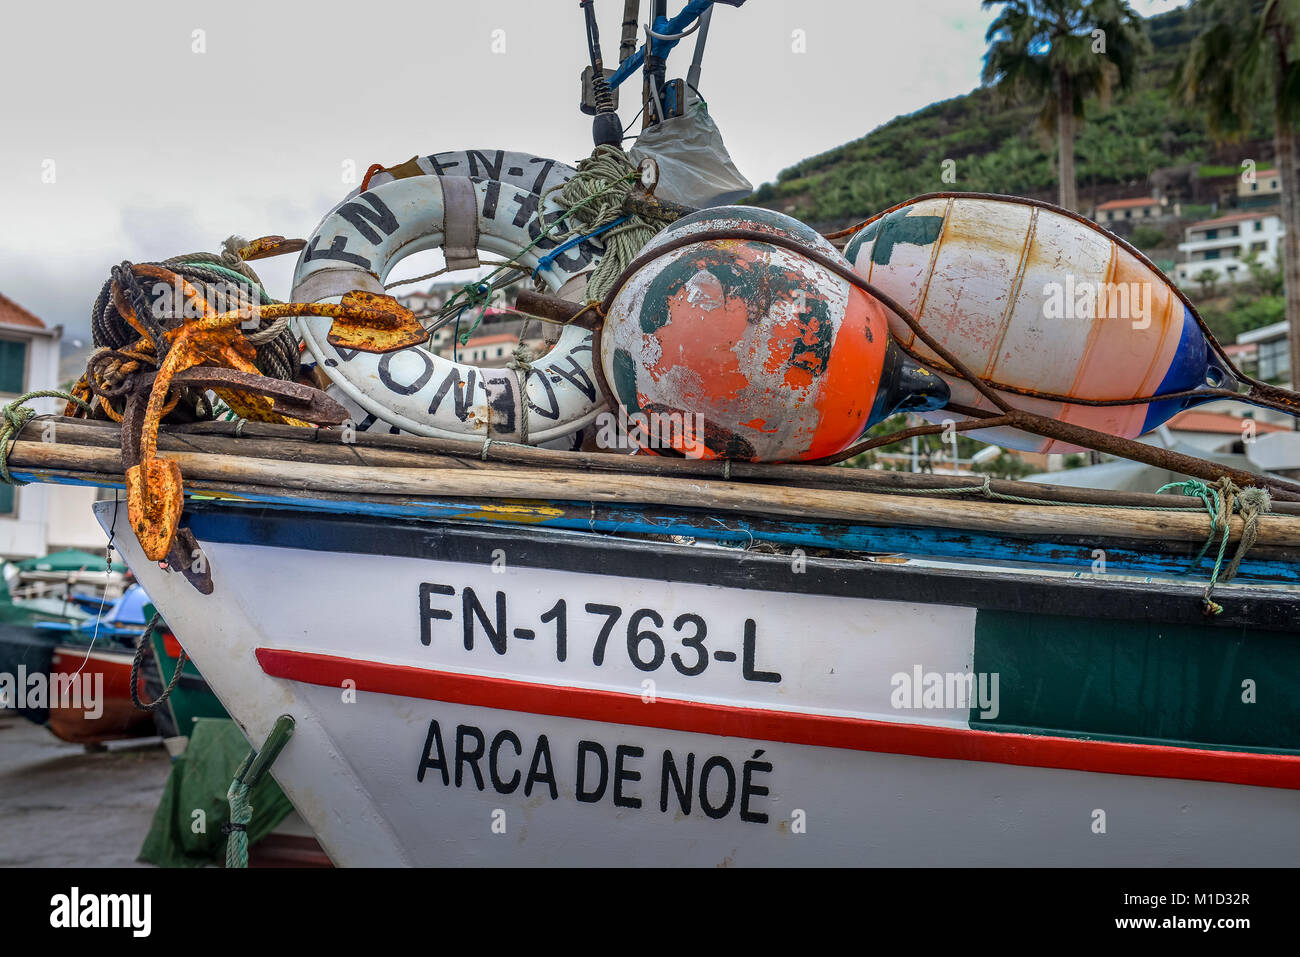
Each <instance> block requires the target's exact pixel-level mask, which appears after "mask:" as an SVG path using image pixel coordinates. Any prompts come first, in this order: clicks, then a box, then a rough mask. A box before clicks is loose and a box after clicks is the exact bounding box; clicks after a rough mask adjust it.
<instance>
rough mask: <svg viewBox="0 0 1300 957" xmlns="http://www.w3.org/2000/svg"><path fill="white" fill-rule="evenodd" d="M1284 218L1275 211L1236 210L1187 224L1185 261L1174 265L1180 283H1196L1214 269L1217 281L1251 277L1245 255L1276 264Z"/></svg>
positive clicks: (1183, 248) (1183, 245)
mask: <svg viewBox="0 0 1300 957" xmlns="http://www.w3.org/2000/svg"><path fill="white" fill-rule="evenodd" d="M1284 233H1285V230H1284V229H1283V228H1282V220H1281V218H1280V217H1278V216H1277V215H1276V214H1274V213H1270V212H1254V213H1234V214H1232V215H1231V216H1220V217H1218V218H1217V219H1206V220H1203V221H1201V222H1199V223H1193V224H1192V225H1191V226H1188V227H1187V229H1186V232H1185V236H1186V239H1185V241H1183V242H1181V243H1179V244H1178V250H1179V252H1181V253H1182V254H1183V261H1182V262H1180V263H1179V264H1178V265H1177V267H1175V269H1174V279H1175V280H1176V281H1177V282H1178V283H1179V285H1183V286H1189V285H1193V284H1195V283H1196V282H1198V280H1197V278H1196V277H1197V276H1198V275H1200V274H1201V273H1202V272H1204V271H1205V270H1207V269H1209V270H1212V271H1213V272H1214V273H1215V274H1216V277H1215V278H1216V281H1218V282H1223V281H1227V282H1240V281H1241V280H1243V279H1248V278H1250V270H1249V268H1248V267H1247V265H1246V262H1245V259H1246V257H1248V256H1250V255H1251V254H1254V255H1256V256H1257V257H1258V260H1259V262H1260V263H1261V264H1263V265H1266V266H1268V267H1270V268H1275V267H1276V266H1277V263H1278V252H1279V246H1280V244H1281V239H1282V236H1283V235H1284Z"/></svg>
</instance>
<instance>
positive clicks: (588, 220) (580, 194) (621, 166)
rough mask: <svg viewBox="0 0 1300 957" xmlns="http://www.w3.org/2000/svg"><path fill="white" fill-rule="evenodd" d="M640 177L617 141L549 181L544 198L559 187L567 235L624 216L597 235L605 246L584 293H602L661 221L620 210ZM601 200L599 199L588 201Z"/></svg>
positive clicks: (593, 296)
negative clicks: (564, 178)
mask: <svg viewBox="0 0 1300 957" xmlns="http://www.w3.org/2000/svg"><path fill="white" fill-rule="evenodd" d="M640 177H641V174H640V172H639V171H638V170H637V167H636V164H635V163H633V162H632V160H631V158H629V157H628V155H627V154H626V153H624V152H623V151H622V150H621V149H619V148H618V147H617V146H611V145H609V144H603V145H601V146H597V147H596V149H595V151H594V152H592V154H591V155H590V156H589V157H587V158H586V159H584V160H582V161H581V162H580V163H578V172H577V173H576V174H575V175H574V176H573V177H572V178H571V179H570V180H569V181H568V182H567V183H559V184H556V185H555V186H552V187H551V188H550V189H548V190H547V191H546V192H545V193H543V194H542V199H543V201H544V200H545V199H546V197H547V196H549V195H550V194H551V193H552V192H555V191H557V190H558V191H559V197H558V202H559V204H560V205H561V206H563V207H564V208H565V209H566V211H567V212H568V214H569V216H568V218H569V220H570V222H571V223H572V224H573V225H572V226H571V228H570V230H569V232H568V234H567V235H566V237H565V238H568V237H569V236H576V235H579V234H580V233H590V232H593V231H595V230H597V229H600V228H601V227H602V226H607V225H609V224H610V223H612V222H614V221H615V220H617V219H622V218H624V217H625V216H626V220H627V221H626V222H624V223H621V224H620V225H618V226H615V227H614V228H613V229H610V230H609V231H607V232H606V233H605V234H604V235H603V237H602V238H601V242H602V243H603V244H604V247H605V252H604V254H603V255H602V256H601V257H600V262H599V263H597V264H596V268H595V270H594V271H593V272H592V274H591V275H590V276H589V277H588V278H587V292H586V298H587V299H603V298H604V297H605V294H606V293H607V292H609V289H610V287H611V286H612V285H613V284H614V280H615V279H617V278H618V277H619V275H620V274H621V273H622V272H623V270H624V269H626V268H627V264H628V263H630V262H631V261H632V260H633V259H635V258H636V257H637V254H638V253H639V252H641V250H642V249H643V248H644V247H645V244H646V243H648V242H650V240H651V239H652V238H653V237H654V235H655V233H657V232H659V230H660V229H662V228H663V226H664V225H665V224H663V223H660V224H658V225H655V224H653V223H651V222H650V221H649V220H647V219H646V218H645V217H643V216H640V215H638V214H636V213H631V214H627V213H625V212H624V211H623V203H624V201H625V200H626V199H627V195H628V193H630V192H631V191H632V187H633V186H634V185H636V182H637V180H639V179H640ZM594 200H600V202H592V203H591V205H588V203H589V202H590V201H594Z"/></svg>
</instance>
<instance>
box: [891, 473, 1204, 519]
mask: <svg viewBox="0 0 1300 957" xmlns="http://www.w3.org/2000/svg"><path fill="white" fill-rule="evenodd" d="M876 491H879V492H883V493H885V494H889V495H894V494H897V495H980V496H983V497H984V498H987V499H993V500H995V501H999V502H1016V503H1018V504H1020V505H1083V506H1086V507H1088V508H1141V509H1142V510H1143V511H1147V512H1187V511H1188V509H1185V508H1173V507H1170V508H1161V507H1158V506H1145V505H1144V506H1137V505H1111V504H1109V503H1106V502H1070V501H1063V500H1060V499H1050V498H1030V497H1028V496H1025V495H1008V494H1006V493H1005V492H995V491H993V489H992V488H991V486H990V479H989V478H988V477H987V476H986V477H985V479H984V484H983V485H961V486H956V487H952V488H898V487H896V486H891V487H888V488H879V489H876Z"/></svg>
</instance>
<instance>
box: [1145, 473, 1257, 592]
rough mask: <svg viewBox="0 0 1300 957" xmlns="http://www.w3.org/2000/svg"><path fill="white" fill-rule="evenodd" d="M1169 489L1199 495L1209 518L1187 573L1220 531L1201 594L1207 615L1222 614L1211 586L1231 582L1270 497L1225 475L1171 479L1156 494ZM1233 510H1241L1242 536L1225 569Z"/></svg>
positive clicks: (1253, 542)
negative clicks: (1207, 530) (1207, 529)
mask: <svg viewBox="0 0 1300 957" xmlns="http://www.w3.org/2000/svg"><path fill="white" fill-rule="evenodd" d="M1171 488H1176V489H1181V490H1182V493H1183V494H1184V495H1187V496H1191V497H1192V498H1199V499H1200V500H1201V502H1202V503H1203V504H1204V505H1205V510H1206V513H1207V514H1208V515H1209V517H1210V534H1209V536H1208V537H1207V538H1206V539H1205V544H1204V545H1202V546H1201V551H1200V553H1199V554H1197V556H1196V558H1195V559H1194V560H1193V561H1192V564H1191V566H1190V567H1189V568H1188V571H1189V572H1190V571H1191V570H1192V569H1193V568H1195V567H1196V566H1197V565H1199V564H1200V562H1201V559H1202V558H1204V557H1205V553H1206V552H1207V551H1209V549H1210V545H1211V544H1212V543H1213V542H1214V536H1215V534H1216V533H1219V532H1220V531H1221V532H1222V539H1221V541H1220V542H1219V552H1218V556H1217V557H1216V558H1215V560H1214V568H1213V569H1212V570H1211V571H1210V580H1209V582H1207V583H1206V585H1205V594H1204V595H1203V596H1202V597H1201V610H1202V611H1203V612H1204V613H1205V614H1206V615H1207V616H1213V615H1221V614H1223V606H1222V605H1220V604H1219V603H1218V602H1216V601H1214V599H1213V598H1212V597H1211V595H1212V593H1213V592H1214V586H1215V585H1216V584H1218V583H1219V582H1227V581H1232V579H1233V578H1234V577H1235V576H1236V574H1237V570H1238V569H1239V568H1240V567H1241V561H1242V559H1243V558H1245V557H1246V552H1248V551H1249V550H1250V548H1251V546H1252V545H1254V544H1255V540H1256V539H1257V538H1258V537H1259V517H1260V515H1262V514H1264V513H1265V512H1267V511H1268V510H1269V509H1270V508H1271V507H1272V500H1271V499H1270V497H1269V494H1268V491H1267V489H1262V488H1254V487H1251V488H1244V489H1243V488H1240V487H1239V486H1238V485H1237V484H1236V483H1235V482H1234V481H1233V480H1232V479H1231V478H1229V477H1228V476H1226V475H1224V476H1222V477H1220V478H1219V479H1218V481H1215V482H1211V483H1209V484H1206V483H1205V482H1202V481H1200V480H1198V479H1188V480H1187V481H1186V482H1170V483H1169V484H1168V485H1162V486H1161V487H1160V488H1158V489H1156V494H1157V495H1159V494H1160V493H1161V492H1163V491H1165V489H1171ZM1234 512H1237V513H1240V515H1241V518H1242V529H1241V538H1240V539H1239V540H1238V541H1237V550H1236V552H1234V553H1233V556H1232V560H1231V561H1230V562H1228V566H1227V568H1223V559H1224V556H1225V554H1226V553H1227V549H1228V533H1229V530H1230V527H1231V519H1232V515H1233V513H1234ZM1220 569H1222V573H1220Z"/></svg>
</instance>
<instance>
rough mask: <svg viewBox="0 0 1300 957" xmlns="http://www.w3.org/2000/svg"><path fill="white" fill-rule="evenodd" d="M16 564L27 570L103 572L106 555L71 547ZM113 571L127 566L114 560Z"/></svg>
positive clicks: (124, 569)
mask: <svg viewBox="0 0 1300 957" xmlns="http://www.w3.org/2000/svg"><path fill="white" fill-rule="evenodd" d="M14 564H15V565H17V566H18V567H19V568H21V569H22V570H23V571H25V572H79V571H88V572H102V571H103V570H104V556H103V555H96V554H95V553H94V552H83V551H81V550H80V549H76V548H69V549H66V550H64V551H61V552H51V553H50V554H49V555H45V556H43V557H41V558H24V559H23V560H22V561H21V562H14ZM113 571H115V572H124V571H126V566H125V565H123V564H122V563H121V562H114V563H113Z"/></svg>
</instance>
